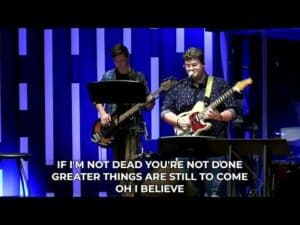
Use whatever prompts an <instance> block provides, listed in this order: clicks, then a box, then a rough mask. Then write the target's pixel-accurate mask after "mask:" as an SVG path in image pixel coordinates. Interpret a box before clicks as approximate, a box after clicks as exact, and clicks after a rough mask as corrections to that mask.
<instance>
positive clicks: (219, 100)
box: [201, 88, 235, 116]
mask: <svg viewBox="0 0 300 225" xmlns="http://www.w3.org/2000/svg"><path fill="white" fill-rule="evenodd" d="M234 92H235V90H234V89H233V88H231V89H229V90H228V91H226V92H225V93H224V94H223V95H221V96H220V97H219V98H217V99H216V100H215V101H214V102H212V103H211V104H210V105H209V106H208V107H206V109H205V110H204V111H203V112H202V113H201V116H204V115H205V114H206V112H207V110H208V109H216V108H217V107H218V106H219V105H220V104H221V103H222V102H224V101H225V100H226V99H227V98H228V97H230V96H231V95H233V93H234Z"/></svg>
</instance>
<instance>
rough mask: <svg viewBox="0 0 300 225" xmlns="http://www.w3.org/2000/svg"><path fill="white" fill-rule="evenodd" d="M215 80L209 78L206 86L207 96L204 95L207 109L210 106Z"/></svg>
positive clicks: (211, 77)
mask: <svg viewBox="0 0 300 225" xmlns="http://www.w3.org/2000/svg"><path fill="white" fill-rule="evenodd" d="M213 80H214V77H213V76H208V77H207V84H206V88H205V95H204V106H205V107H206V106H208V105H209V103H210V94H211V89H212V84H213Z"/></svg>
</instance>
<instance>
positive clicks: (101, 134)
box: [91, 79, 177, 147]
mask: <svg viewBox="0 0 300 225" xmlns="http://www.w3.org/2000/svg"><path fill="white" fill-rule="evenodd" d="M176 83H177V81H176V80H175V79H168V80H166V81H164V82H163V83H162V84H161V85H160V88H159V89H157V90H156V91H154V92H153V93H151V95H152V97H153V99H156V97H157V96H158V95H159V93H160V92H161V91H168V90H169V89H170V88H171V87H173V86H174V85H175V84H176ZM153 99H152V100H149V101H146V102H145V103H138V104H136V105H134V106H133V107H131V108H130V109H128V110H127V111H126V112H124V113H123V114H121V115H119V113H117V112H114V113H112V114H111V122H110V125H109V126H103V124H102V123H101V119H100V118H99V119H97V120H96V121H95V122H94V124H93V128H92V136H93V138H91V141H93V142H95V143H97V144H98V145H100V146H102V147H109V146H111V145H113V143H114V141H115V140H116V139H117V138H118V135H119V133H120V131H121V130H123V129H124V128H126V127H127V125H128V123H130V117H131V116H132V115H134V114H135V113H136V112H137V111H139V110H141V109H143V108H144V107H145V106H146V105H147V104H149V103H150V102H151V101H153Z"/></svg>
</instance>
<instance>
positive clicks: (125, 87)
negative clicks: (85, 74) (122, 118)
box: [88, 80, 147, 104]
mask: <svg viewBox="0 0 300 225" xmlns="http://www.w3.org/2000/svg"><path fill="white" fill-rule="evenodd" d="M88 91H89V95H90V99H91V101H92V102H93V103H123V104H126V103H144V102H146V99H147V91H146V87H145V85H144V84H143V83H142V82H138V81H132V80H111V81H100V82H92V83H89V84H88Z"/></svg>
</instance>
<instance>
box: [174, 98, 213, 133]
mask: <svg viewBox="0 0 300 225" xmlns="http://www.w3.org/2000/svg"><path fill="white" fill-rule="evenodd" d="M204 110H205V107H204V102H201V101H199V102H197V103H196V104H195V105H194V107H193V108H192V110H190V111H188V112H183V113H180V114H179V115H178V117H180V118H187V119H189V120H190V122H191V127H190V128H188V129H186V130H183V129H180V128H179V127H175V128H174V132H175V134H176V135H178V136H180V135H189V136H197V135H199V134H200V133H201V132H202V131H205V130H209V129H210V128H211V126H212V125H211V123H207V122H204V120H203V119H202V118H200V117H199V113H201V112H203V111H204Z"/></svg>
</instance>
